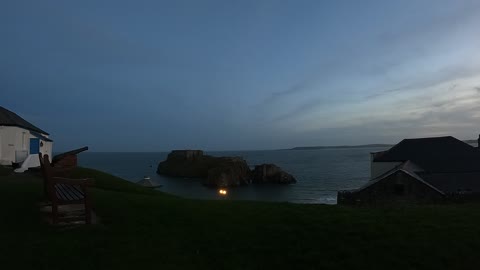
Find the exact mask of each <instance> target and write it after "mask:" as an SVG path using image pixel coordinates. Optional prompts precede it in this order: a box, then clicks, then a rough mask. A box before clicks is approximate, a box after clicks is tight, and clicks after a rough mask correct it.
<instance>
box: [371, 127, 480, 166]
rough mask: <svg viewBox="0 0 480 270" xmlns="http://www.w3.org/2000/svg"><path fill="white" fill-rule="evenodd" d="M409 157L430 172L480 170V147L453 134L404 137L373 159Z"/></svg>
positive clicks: (389, 159) (388, 160)
mask: <svg viewBox="0 0 480 270" xmlns="http://www.w3.org/2000/svg"><path fill="white" fill-rule="evenodd" d="M407 160H410V161H412V162H413V163H415V164H417V165H418V166H420V167H421V168H423V169H424V170H425V171H427V172H472V171H480V150H479V149H478V148H475V147H473V146H471V145H469V144H467V143H464V142H462V141H460V140H458V139H456V138H454V137H451V136H448V137H434V138H421V139H405V140H403V141H401V142H400V143H398V144H397V145H395V146H394V147H392V148H391V149H390V150H387V151H385V152H383V153H378V154H376V156H375V158H374V159H373V161H374V162H402V161H407Z"/></svg>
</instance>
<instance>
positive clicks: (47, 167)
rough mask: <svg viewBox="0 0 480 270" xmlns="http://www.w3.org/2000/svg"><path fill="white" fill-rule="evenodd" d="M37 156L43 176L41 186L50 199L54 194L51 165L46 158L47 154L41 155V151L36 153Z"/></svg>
mask: <svg viewBox="0 0 480 270" xmlns="http://www.w3.org/2000/svg"><path fill="white" fill-rule="evenodd" d="M38 158H39V159H40V168H41V170H42V176H43V188H44V192H45V195H46V196H47V197H48V198H50V199H52V197H55V196H52V195H54V193H53V192H55V188H54V186H53V182H52V181H51V180H52V177H53V171H52V165H51V164H50V159H49V158H48V155H43V156H42V154H41V153H38Z"/></svg>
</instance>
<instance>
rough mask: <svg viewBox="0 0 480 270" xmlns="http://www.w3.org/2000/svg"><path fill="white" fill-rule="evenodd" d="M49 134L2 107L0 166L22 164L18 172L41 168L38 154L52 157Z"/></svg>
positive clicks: (0, 110) (0, 115)
mask: <svg viewBox="0 0 480 270" xmlns="http://www.w3.org/2000/svg"><path fill="white" fill-rule="evenodd" d="M48 136H49V134H48V133H47V132H45V131H43V130H41V129H39V128H38V127H36V126H34V125H32V124H31V123H29V122H27V121H26V120H25V119H23V118H21V117H20V116H18V115H17V114H15V113H14V112H12V111H9V110H7V109H5V108H3V107H1V106H0V165H12V163H18V164H20V168H19V169H17V170H16V172H23V171H25V170H27V169H28V168H31V167H37V166H40V163H39V160H38V153H42V154H47V155H48V156H49V157H50V158H51V157H52V146H53V141H52V140H51V139H49V138H48Z"/></svg>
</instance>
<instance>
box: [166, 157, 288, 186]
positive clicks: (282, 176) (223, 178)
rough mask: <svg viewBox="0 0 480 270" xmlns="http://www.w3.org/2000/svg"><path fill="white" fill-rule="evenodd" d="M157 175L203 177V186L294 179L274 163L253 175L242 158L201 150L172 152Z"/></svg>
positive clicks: (281, 181) (257, 169) (285, 182)
mask: <svg viewBox="0 0 480 270" xmlns="http://www.w3.org/2000/svg"><path fill="white" fill-rule="evenodd" d="M157 173H158V174H163V175H168V176H173V177H188V178H203V179H204V182H203V184H204V185H207V186H214V187H234V186H240V185H248V184H250V183H252V182H253V183H276V184H290V183H295V182H296V181H295V178H293V176H291V175H290V174H288V173H286V172H284V171H282V170H281V169H280V168H279V167H278V166H275V165H273V164H263V165H259V166H256V167H255V170H254V171H253V172H252V171H251V170H250V168H249V167H248V164H247V162H246V161H245V160H244V159H243V158H241V157H212V156H208V155H204V154H203V151H201V150H175V151H172V152H171V153H170V154H169V155H168V157H167V160H165V161H162V162H160V164H158V168H157Z"/></svg>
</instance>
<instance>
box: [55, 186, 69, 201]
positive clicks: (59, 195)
mask: <svg viewBox="0 0 480 270" xmlns="http://www.w3.org/2000/svg"><path fill="white" fill-rule="evenodd" d="M55 194H56V195H57V198H59V199H61V200H64V201H66V200H67V198H66V197H65V196H64V195H63V193H61V192H59V191H58V190H57V189H55Z"/></svg>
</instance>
